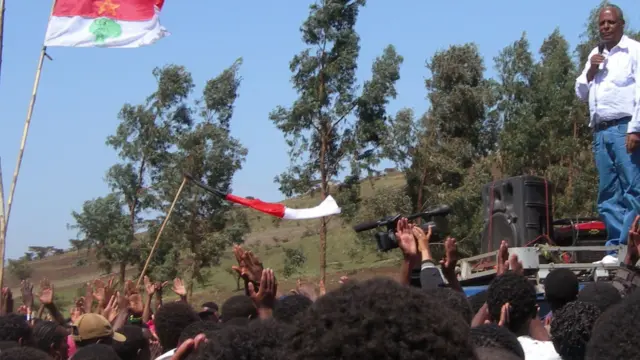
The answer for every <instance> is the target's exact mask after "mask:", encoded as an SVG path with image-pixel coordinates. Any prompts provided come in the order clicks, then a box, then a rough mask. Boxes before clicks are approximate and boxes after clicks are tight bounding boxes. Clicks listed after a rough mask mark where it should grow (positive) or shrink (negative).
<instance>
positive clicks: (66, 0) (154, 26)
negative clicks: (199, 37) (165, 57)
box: [44, 0, 169, 48]
mask: <svg viewBox="0 0 640 360" xmlns="http://www.w3.org/2000/svg"><path fill="white" fill-rule="evenodd" d="M163 4H164V0H56V2H55V5H54V7H53V13H52V14H51V18H50V19H49V26H48V27H47V35H46V37H45V42H44V44H45V46H68V47H108V48H136V47H140V46H145V45H151V44H153V43H155V42H156V41H158V40H159V39H162V38H163V37H165V36H168V35H169V33H168V32H167V30H166V29H165V28H164V27H162V25H161V24H160V11H161V10H162V5H163Z"/></svg>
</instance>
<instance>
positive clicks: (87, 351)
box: [71, 344, 121, 360]
mask: <svg viewBox="0 0 640 360" xmlns="http://www.w3.org/2000/svg"><path fill="white" fill-rule="evenodd" d="M71 360H121V359H120V357H119V356H118V353H116V351H115V350H114V349H113V347H112V346H109V345H106V344H92V345H87V346H85V347H83V348H81V349H78V352H76V353H75V355H73V357H72V358H71Z"/></svg>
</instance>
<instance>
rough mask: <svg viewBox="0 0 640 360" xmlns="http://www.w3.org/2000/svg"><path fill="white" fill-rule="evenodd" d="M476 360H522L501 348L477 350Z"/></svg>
mask: <svg viewBox="0 0 640 360" xmlns="http://www.w3.org/2000/svg"><path fill="white" fill-rule="evenodd" d="M476 354H477V356H478V360H496V359H500V360H523V359H524V358H521V357H518V356H517V355H516V354H514V353H512V352H510V351H508V350H505V349H501V348H478V349H477V350H476Z"/></svg>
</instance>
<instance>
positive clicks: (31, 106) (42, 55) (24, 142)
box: [0, 0, 56, 238]
mask: <svg viewBox="0 0 640 360" xmlns="http://www.w3.org/2000/svg"><path fill="white" fill-rule="evenodd" d="M0 1H4V0H0ZM55 5H56V0H53V4H52V5H51V12H50V14H49V19H51V14H53V8H54V7H55ZM45 58H48V59H49V60H51V57H49V55H47V47H46V46H45V45H44V44H43V45H42V50H41V51H40V59H39V60H38V68H37V70H36V78H35V80H34V82H33V90H32V92H31V101H29V108H28V110H27V118H26V120H25V122H24V129H23V130H22V140H20V150H19V151H18V160H17V161H16V168H15V170H14V171H13V179H12V181H11V188H10V189H9V198H8V199H7V209H6V213H5V217H4V229H3V231H2V234H3V236H4V237H5V238H6V236H7V228H8V227H9V217H10V216H11V205H13V196H14V194H15V191H16V183H17V182H18V176H19V175H20V166H21V165H22V158H23V157H24V149H25V147H26V146H27V136H28V135H29V127H30V126H31V117H32V116H33V109H34V108H35V106H36V98H37V96H38V87H39V86H40V76H41V75H42V65H44V59H45Z"/></svg>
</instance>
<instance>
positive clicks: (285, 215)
mask: <svg viewBox="0 0 640 360" xmlns="http://www.w3.org/2000/svg"><path fill="white" fill-rule="evenodd" d="M225 199H226V200H228V201H231V202H232V203H235V204H240V205H243V206H246V207H250V208H252V209H255V210H258V211H261V212H263V213H265V214H269V215H272V216H276V217H279V218H281V219H286V220H306V219H317V218H321V217H324V216H330V215H337V214H340V207H339V206H338V204H337V203H336V201H335V200H333V197H331V195H329V196H327V198H326V199H324V201H323V202H321V203H320V205H318V206H315V207H312V208H308V209H291V208H288V207H286V206H284V205H282V204H278V203H268V202H264V201H262V200H258V199H246V198H243V197H240V196H235V195H231V194H228V195H226V196H225Z"/></svg>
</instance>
